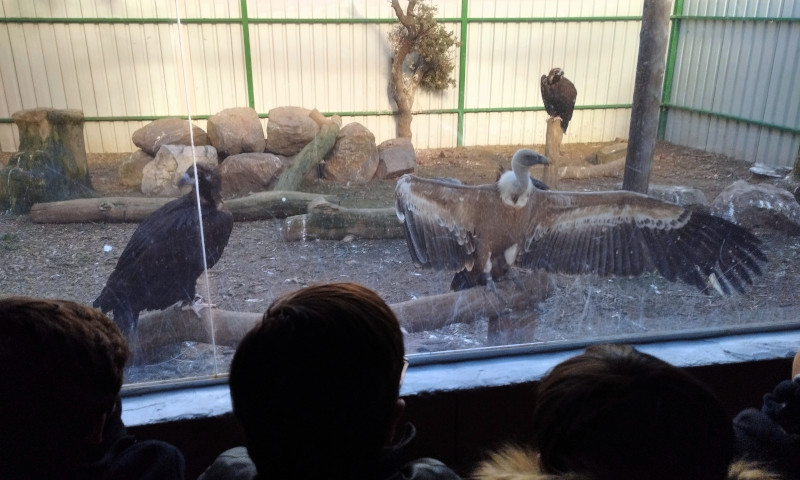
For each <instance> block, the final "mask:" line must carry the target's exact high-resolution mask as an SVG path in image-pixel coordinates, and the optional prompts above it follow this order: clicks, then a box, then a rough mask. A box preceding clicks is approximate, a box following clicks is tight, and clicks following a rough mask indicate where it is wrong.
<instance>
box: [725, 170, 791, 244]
mask: <svg viewBox="0 0 800 480" xmlns="http://www.w3.org/2000/svg"><path fill="white" fill-rule="evenodd" d="M711 213H713V214H714V215H717V216H719V217H722V218H724V219H726V220H730V221H731V222H734V223H738V224H739V225H742V226H743V227H746V228H751V229H752V228H759V227H761V228H764V227H766V228H773V229H776V230H784V231H788V232H789V233H791V234H793V235H798V234H800V204H798V203H797V200H795V198H794V196H793V195H792V194H791V193H790V192H788V191H786V190H784V189H782V188H778V187H776V186H774V185H769V184H765V183H760V184H750V183H747V182H745V181H743V180H738V181H736V182H734V183H732V184H731V185H728V186H727V187H725V189H724V190H723V191H722V192H720V194H719V195H718V196H717V198H716V199H714V201H713V202H712V203H711Z"/></svg>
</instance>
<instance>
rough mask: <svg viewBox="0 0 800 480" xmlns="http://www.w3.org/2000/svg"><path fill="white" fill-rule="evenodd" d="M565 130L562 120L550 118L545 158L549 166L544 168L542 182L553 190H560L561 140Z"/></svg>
mask: <svg viewBox="0 0 800 480" xmlns="http://www.w3.org/2000/svg"><path fill="white" fill-rule="evenodd" d="M563 138H564V130H562V129H561V118H560V117H550V118H548V119H547V136H546V138H545V144H544V156H545V157H547V160H548V162H549V164H548V165H545V166H544V175H543V178H542V181H543V182H544V183H545V185H547V186H548V187H549V188H550V189H551V190H558V179H559V177H560V175H559V168H560V167H561V163H562V162H561V140H562V139H563Z"/></svg>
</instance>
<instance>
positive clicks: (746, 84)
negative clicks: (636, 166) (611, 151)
mask: <svg viewBox="0 0 800 480" xmlns="http://www.w3.org/2000/svg"><path fill="white" fill-rule="evenodd" d="M677 4H678V6H677V8H676V10H679V11H676V15H675V16H673V30H672V32H673V35H672V37H673V38H672V41H673V51H672V58H673V61H674V65H671V67H673V68H674V70H673V71H672V72H671V73H668V78H669V81H671V85H669V84H667V86H666V91H665V93H664V106H665V109H664V116H662V122H664V121H665V122H664V123H663V126H664V130H663V132H662V133H663V138H664V139H665V140H668V141H670V142H673V143H677V144H679V145H685V146H688V147H693V148H698V149H701V150H705V151H708V152H714V153H722V154H725V155H728V156H730V157H734V158H736V159H738V160H746V161H749V162H754V163H757V164H762V165H766V166H771V167H779V166H783V167H789V166H791V165H792V164H793V162H794V159H795V157H796V156H797V155H798V150H799V149H800V88H798V78H800V56H799V55H798V54H797V52H798V51H800V2H795V1H777V2H776V1H756V0H736V1H720V0H683V1H679V2H677Z"/></svg>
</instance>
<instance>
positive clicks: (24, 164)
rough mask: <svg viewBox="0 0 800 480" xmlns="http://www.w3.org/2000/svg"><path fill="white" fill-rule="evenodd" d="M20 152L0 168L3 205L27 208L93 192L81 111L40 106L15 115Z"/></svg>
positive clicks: (0, 204) (21, 210) (17, 209)
mask: <svg viewBox="0 0 800 480" xmlns="http://www.w3.org/2000/svg"><path fill="white" fill-rule="evenodd" d="M12 118H13V119H14V123H16V125H17V128H19V137H20V145H19V152H17V153H16V154H14V155H13V156H12V157H11V158H10V159H9V161H8V165H7V166H6V167H5V168H3V169H2V170H0V178H1V179H0V210H10V211H11V212H12V213H28V212H29V211H30V208H31V206H32V205H33V204H34V203H37V202H52V201H57V200H67V199H73V198H81V197H92V196H94V189H93V188H92V183H91V180H90V178H89V166H88V163H87V161H86V146H85V144H84V141H83V112H81V111H79V110H55V109H52V108H37V109H33V110H23V111H20V112H16V113H14V114H13V115H12Z"/></svg>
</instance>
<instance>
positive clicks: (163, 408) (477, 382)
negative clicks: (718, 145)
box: [122, 330, 800, 427]
mask: <svg viewBox="0 0 800 480" xmlns="http://www.w3.org/2000/svg"><path fill="white" fill-rule="evenodd" d="M634 344H635V345H636V347H637V348H638V349H639V350H641V351H643V352H646V353H649V354H651V355H654V356H656V357H658V358H661V359H662V360H665V361H667V362H669V363H671V364H673V365H676V366H679V367H695V366H702V365H715V364H725V363H742V362H752V361H761V360H769V359H774V358H791V357H792V356H794V354H795V353H796V352H797V350H798V349H800V330H790V331H779V332H767V333H753V334H746V335H732V336H723V337H713V338H705V339H701V340H681V341H665V342H658V343H646V344H636V343H634ZM581 351H583V349H582V348H576V349H570V350H562V351H558V352H544V353H531V354H525V355H516V356H505V357H499V358H489V359H479V360H466V361H460V362H452V363H438V364H437V363H432V364H426V365H414V366H412V367H411V368H409V370H408V373H407V374H406V376H405V380H404V383H403V388H402V390H401V392H400V393H401V395H403V396H411V395H417V394H421V393H434V392H442V391H452V390H469V389H474V388H482V387H493V386H500V385H509V384H515V383H524V382H531V381H536V380H538V379H540V378H542V376H544V374H545V373H547V371H548V370H550V369H551V368H552V367H553V366H554V365H556V364H557V363H559V362H561V361H563V360H565V359H567V358H569V357H571V356H574V355H576V354H578V353H580V352H581ZM788 375H789V372H787V378H788ZM230 411H231V401H230V395H229V392H228V386H227V384H217V385H210V386H200V387H190V388H184V389H175V390H169V391H160V392H152V393H146V394H141V395H130V396H125V397H123V399H122V420H123V421H124V422H125V425H127V426H129V427H130V426H137V425H146V424H153V423H165V422H171V421H177V420H187V419H192V418H203V417H213V416H219V415H223V414H226V413H229V412H230Z"/></svg>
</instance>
